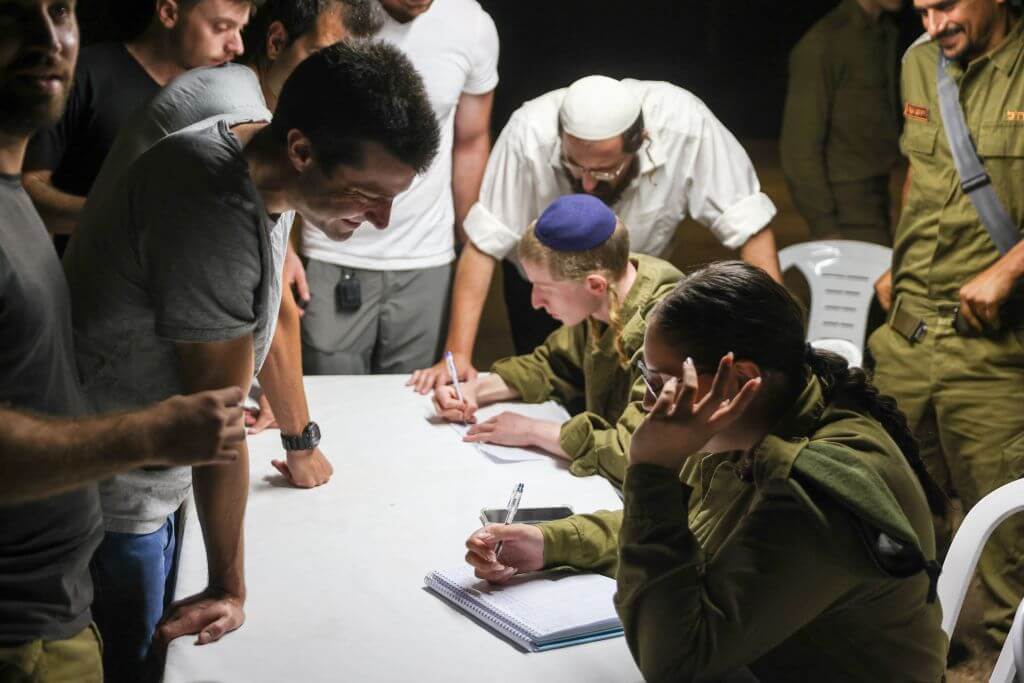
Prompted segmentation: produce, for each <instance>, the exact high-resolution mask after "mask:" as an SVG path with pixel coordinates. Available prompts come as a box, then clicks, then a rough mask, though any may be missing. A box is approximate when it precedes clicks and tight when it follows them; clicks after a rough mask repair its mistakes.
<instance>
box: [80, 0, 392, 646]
mask: <svg viewBox="0 0 1024 683" xmlns="http://www.w3.org/2000/svg"><path fill="white" fill-rule="evenodd" d="M375 3H376V0H330V1H328V2H318V3H306V4H302V3H300V4H299V5H296V3H294V2H293V1H291V0H280V1H279V0H270V1H269V2H267V3H264V4H263V5H262V6H261V7H260V12H259V16H258V17H254V20H253V22H252V23H251V25H250V26H248V27H246V31H245V34H244V35H245V41H246V51H245V52H246V60H245V63H244V64H234V63H231V64H224V65H222V66H218V67H209V68H201V69H193V70H191V71H189V72H187V73H185V74H183V75H181V76H179V77H178V78H176V79H174V81H172V82H171V83H169V84H168V85H167V86H166V87H165V88H163V89H162V90H161V91H160V92H158V93H157V94H156V95H155V96H154V97H153V98H152V99H151V100H150V101H149V103H148V104H146V105H145V106H144V107H142V108H141V109H139V111H137V112H136V113H135V114H134V115H133V116H132V117H131V119H130V120H129V121H128V123H127V124H126V125H125V126H124V128H123V129H122V130H121V132H120V133H119V135H118V137H117V140H116V141H115V142H114V145H113V146H112V148H111V150H110V152H109V153H108V154H107V156H106V160H105V161H104V162H103V167H102V169H101V170H100V173H99V176H98V177H97V178H96V181H95V182H94V183H93V186H92V191H91V192H90V196H89V200H88V202H87V204H86V206H85V210H84V214H83V217H82V219H81V222H83V223H90V222H93V221H95V220H97V218H98V217H97V216H96V215H95V214H96V212H97V207H101V206H104V205H105V204H106V203H107V202H108V201H109V200H110V197H111V196H112V195H115V194H117V193H119V192H121V189H122V186H121V180H122V177H123V175H124V172H125V170H126V169H127V168H128V167H129V166H130V165H131V164H132V163H133V162H134V161H135V160H136V159H138V157H139V156H141V155H142V153H143V152H145V151H146V150H148V149H149V148H150V147H152V146H153V145H154V144H156V143H157V142H159V141H160V140H162V139H163V138H165V137H167V136H168V135H170V134H172V133H175V132H177V131H180V130H182V129H184V128H187V127H189V126H192V125H195V124H197V123H200V122H203V121H208V122H210V123H212V122H214V121H215V120H224V121H227V122H229V123H230V124H236V123H241V122H245V121H250V122H251V121H269V120H270V118H271V111H272V110H273V107H274V106H275V105H276V104H277V93H278V92H279V91H280V90H281V84H282V83H283V82H284V80H285V79H286V78H287V76H288V75H289V74H290V73H291V72H292V70H294V68H295V66H297V65H298V64H299V63H300V62H301V61H302V60H303V59H305V58H306V57H308V56H309V55H310V54H312V53H313V52H314V51H316V50H318V49H322V48H324V47H326V46H328V45H331V44H333V43H336V42H338V41H339V40H341V39H342V38H344V37H345V36H346V35H348V34H350V33H351V34H353V35H358V36H364V35H365V34H366V33H367V32H369V31H371V30H375V29H376V27H377V25H378V22H377V21H375V20H374V18H375V17H376V15H377V14H379V12H371V11H370V10H371V7H372V6H373V5H375ZM268 45H272V46H273V49H270V48H268ZM282 45H283V47H282ZM293 215H294V213H293V212H291V211H287V212H285V213H283V214H281V216H280V217H279V219H278V222H279V223H280V226H281V228H280V229H281V230H282V231H284V232H287V231H290V230H291V226H292V219H293ZM99 219H100V220H102V217H99ZM297 263H298V256H297V255H295V253H294V250H292V249H291V248H290V247H289V249H288V250H287V251H286V256H285V265H284V284H283V285H282V286H281V288H280V289H281V292H280V296H277V293H276V292H275V293H274V297H273V298H274V300H279V301H280V302H281V303H280V306H279V307H278V308H279V310H278V313H277V315H276V319H272V320H271V321H270V330H269V332H268V334H269V335H270V337H271V339H272V343H271V349H270V352H269V355H268V357H267V359H266V371H265V372H263V374H262V376H261V377H260V380H261V382H262V389H263V391H262V392H260V393H259V404H260V414H259V416H258V417H257V418H256V419H255V424H254V432H255V431H258V430H260V429H262V428H264V427H266V426H268V425H270V424H272V422H273V420H274V417H275V415H276V418H277V423H278V425H279V426H280V428H281V434H282V435H298V434H300V433H301V432H302V430H303V428H304V427H305V426H306V425H307V424H308V423H309V421H310V410H309V407H308V404H307V401H306V396H305V391H304V389H303V385H302V367H301V360H300V359H301V350H300V343H299V334H300V333H299V316H300V309H299V308H298V306H297V305H296V303H295V300H294V299H293V297H292V295H291V292H290V291H289V286H288V285H289V283H290V282H291V279H292V278H291V277H289V272H294V273H296V274H298V273H301V272H302V269H301V266H300V267H298V268H296V267H295V264H297ZM289 264H291V267H290V268H289ZM304 282H305V281H304V279H302V280H301V281H300V285H301V286H304ZM271 405H272V406H273V410H272V409H271ZM284 456H285V457H284V458H282V459H281V460H279V461H278V460H275V461H273V462H274V463H275V465H276V466H277V467H278V469H279V470H280V471H281V473H282V474H283V475H284V476H285V477H286V478H287V479H288V480H289V482H291V483H292V484H294V485H296V486H300V487H304V488H305V487H313V486H319V485H321V484H324V483H326V482H327V481H328V480H329V478H330V476H331V474H332V473H333V468H332V466H331V464H330V462H328V460H327V458H326V457H325V456H324V455H323V453H322V452H321V451H320V450H319V449H315V450H314V452H313V453H311V454H308V453H297V452H294V451H286V452H285V454H284ZM100 626H101V628H102V627H103V624H101V625H100ZM110 655H111V657H108V659H110V658H112V656H113V653H110ZM111 665H112V666H114V665H116V663H114V662H111Z"/></svg>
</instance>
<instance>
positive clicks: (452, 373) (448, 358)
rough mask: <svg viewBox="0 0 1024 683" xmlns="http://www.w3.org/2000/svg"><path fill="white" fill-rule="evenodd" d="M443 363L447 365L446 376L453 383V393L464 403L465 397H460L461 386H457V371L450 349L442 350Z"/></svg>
mask: <svg viewBox="0 0 1024 683" xmlns="http://www.w3.org/2000/svg"><path fill="white" fill-rule="evenodd" d="M444 363H445V365H447V366H448V376H449V377H450V378H451V380H452V384H453V385H455V395H456V396H457V397H458V398H459V400H460V401H462V402H463V403H465V402H466V399H464V398H463V397H462V387H460V386H459V373H458V371H456V369H455V358H454V357H453V356H452V352H451V351H445V352H444Z"/></svg>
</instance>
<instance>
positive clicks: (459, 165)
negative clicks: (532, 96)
mask: <svg viewBox="0 0 1024 683" xmlns="http://www.w3.org/2000/svg"><path fill="white" fill-rule="evenodd" d="M493 104H494V91H493V90H492V91H491V92H489V93H484V94H483V95H470V94H469V93H463V94H462V95H461V96H460V97H459V104H458V107H457V108H456V110H455V140H454V145H453V149H452V195H453V197H454V201H455V237H456V239H458V240H459V242H460V243H461V244H465V243H466V242H467V241H468V239H467V237H466V232H465V230H463V228H462V221H463V220H464V219H465V218H466V214H467V213H469V209H470V207H472V206H473V204H474V203H475V202H476V200H477V198H478V197H479V196H480V184H481V183H482V182H483V179H484V169H485V168H487V157H488V155H489V154H490V151H491V108H492V106H493Z"/></svg>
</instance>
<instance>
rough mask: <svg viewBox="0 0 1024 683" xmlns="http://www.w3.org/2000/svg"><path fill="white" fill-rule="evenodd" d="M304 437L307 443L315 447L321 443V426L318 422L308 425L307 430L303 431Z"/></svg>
mask: <svg viewBox="0 0 1024 683" xmlns="http://www.w3.org/2000/svg"><path fill="white" fill-rule="evenodd" d="M302 437H303V439H304V440H305V442H306V443H310V444H313V445H316V444H318V443H320V425H318V424H317V423H316V422H310V423H309V424H308V425H306V428H305V429H303V430H302Z"/></svg>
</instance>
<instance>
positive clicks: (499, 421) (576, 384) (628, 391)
mask: <svg viewBox="0 0 1024 683" xmlns="http://www.w3.org/2000/svg"><path fill="white" fill-rule="evenodd" d="M518 250H519V257H520V259H521V260H522V263H523V267H524V269H525V270H526V273H527V276H528V277H529V279H530V282H531V283H532V286H533V294H532V303H533V306H534V307H535V308H543V309H544V310H546V311H547V312H548V313H549V314H551V315H552V316H554V317H555V318H556V319H557V320H559V321H560V322H561V323H562V325H561V327H559V328H558V329H557V330H555V331H554V332H552V333H551V335H550V336H549V337H548V338H547V340H546V341H545V342H544V343H543V344H541V345H540V346H538V347H537V348H536V349H534V351H533V353H530V354H527V355H523V356H513V357H511V358H505V359H503V360H500V361H498V362H497V363H495V364H494V366H493V367H492V368H491V373H490V374H489V375H487V376H485V377H479V378H476V379H473V380H470V381H468V382H464V383H463V384H462V393H463V398H464V400H459V397H458V394H457V392H456V390H455V388H454V387H453V386H450V385H445V386H442V387H441V388H439V389H437V390H436V391H435V392H434V404H435V407H436V409H437V412H438V414H439V415H441V416H442V417H443V418H445V419H447V420H450V421H458V422H473V421H474V419H475V413H476V410H477V408H478V407H479V406H481V405H487V404H490V403H497V402H499V401H508V400H513V399H522V400H523V401H526V402H527V403H542V402H544V401H546V400H548V399H555V400H557V401H559V402H560V403H562V404H563V405H564V406H566V407H567V408H568V409H569V410H570V412H572V411H573V408H574V407H575V408H577V410H578V406H579V405H580V404H581V403H582V404H583V407H584V410H583V412H579V413H578V414H576V415H575V417H573V418H572V419H570V420H569V421H567V422H565V423H564V424H559V423H557V422H549V421H541V420H535V419H532V418H528V417H525V416H522V415H517V414H515V413H511V412H503V413H501V414H499V415H497V416H495V417H493V418H492V419H490V420H487V421H486V422H482V423H480V424H474V425H473V426H472V427H470V429H469V433H468V434H467V435H466V437H465V438H466V440H467V441H471V442H483V443H494V444H500V445H504V446H533V447H536V448H540V449H542V450H545V451H547V452H548V453H551V454H553V455H556V456H558V457H560V458H565V459H567V460H569V461H570V465H569V469H570V471H571V472H572V473H573V474H576V475H580V476H584V475H590V474H601V475H602V476H604V477H606V478H607V479H609V480H611V481H612V482H613V483H615V484H616V485H621V483H622V477H623V473H624V471H625V462H626V460H625V453H626V449H627V446H628V442H629V435H630V434H631V433H632V431H633V430H634V429H635V428H636V426H637V425H638V424H639V423H640V421H641V420H642V419H643V412H642V410H641V408H640V400H641V399H642V398H643V391H644V388H643V387H644V384H643V380H642V379H641V377H640V373H639V371H637V370H636V369H635V368H632V367H631V364H630V360H631V359H632V357H633V356H634V355H635V354H636V353H637V352H638V351H639V349H640V346H641V344H642V343H643V337H644V327H645V325H646V322H645V318H646V315H647V312H648V311H650V309H651V308H652V307H653V306H654V304H655V303H657V301H658V300H659V299H661V297H663V296H664V295H665V294H667V293H668V292H669V291H671V289H672V286H673V285H674V284H675V283H676V282H677V281H678V280H679V278H680V277H681V276H682V274H681V273H680V272H679V271H678V270H676V269H675V268H674V267H673V266H672V265H670V264H668V263H666V262H664V261H662V260H660V259H658V258H654V257H652V256H644V255H641V254H630V252H629V233H628V232H627V230H626V226H624V225H623V224H622V222H621V221H619V220H618V219H617V218H616V217H615V214H614V213H612V210H611V209H609V208H608V207H607V206H606V205H605V204H604V203H603V202H601V200H599V199H597V198H596V197H592V196H589V195H584V194H576V195H567V196H565V197H560V198H558V199H556V200H555V201H554V202H552V203H551V205H550V206H549V207H548V208H547V209H546V210H545V211H544V213H542V214H541V216H540V218H538V219H537V220H536V221H535V222H534V223H533V224H532V225H531V226H530V227H529V228H528V229H527V231H526V234H525V235H524V236H523V239H522V241H520V243H519V247H518Z"/></svg>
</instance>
